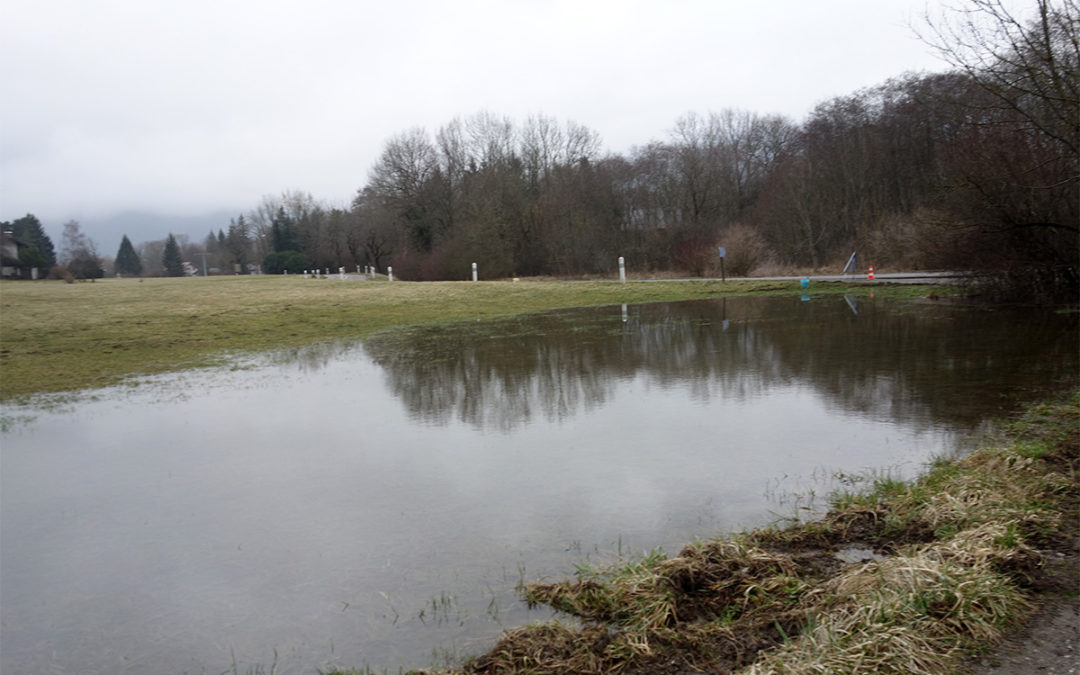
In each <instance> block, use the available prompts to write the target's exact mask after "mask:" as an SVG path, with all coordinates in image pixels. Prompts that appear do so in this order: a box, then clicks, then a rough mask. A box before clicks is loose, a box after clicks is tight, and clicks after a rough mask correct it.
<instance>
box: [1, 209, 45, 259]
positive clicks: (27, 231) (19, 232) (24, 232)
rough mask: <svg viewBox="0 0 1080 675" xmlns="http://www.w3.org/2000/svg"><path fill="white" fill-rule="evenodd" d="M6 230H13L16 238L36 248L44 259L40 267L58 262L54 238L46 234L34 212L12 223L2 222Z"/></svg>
mask: <svg viewBox="0 0 1080 675" xmlns="http://www.w3.org/2000/svg"><path fill="white" fill-rule="evenodd" d="M0 226H2V227H3V228H4V229H5V230H11V233H12V234H14V235H15V238H16V239H18V240H19V241H21V242H24V243H26V244H28V245H29V246H31V247H32V248H36V249H37V250H38V254H39V255H40V256H41V258H42V259H43V260H44V262H43V263H42V264H41V265H40V267H45V268H49V267H52V266H53V265H55V264H56V250H55V249H54V248H53V243H52V239H50V238H49V235H47V234H45V228H44V227H42V226H41V221H40V220H38V219H37V216H35V215H34V214H32V213H28V214H26V215H25V216H23V217H22V218H19V219H17V220H14V221H12V222H10V223H0Z"/></svg>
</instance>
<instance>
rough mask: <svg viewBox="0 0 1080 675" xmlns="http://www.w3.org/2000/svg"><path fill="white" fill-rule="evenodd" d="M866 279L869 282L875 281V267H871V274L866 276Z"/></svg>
mask: <svg viewBox="0 0 1080 675" xmlns="http://www.w3.org/2000/svg"><path fill="white" fill-rule="evenodd" d="M866 279H867V281H873V280H874V266H873V265H871V266H870V274H867V275H866Z"/></svg>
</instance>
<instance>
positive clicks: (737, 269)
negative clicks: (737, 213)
mask: <svg viewBox="0 0 1080 675" xmlns="http://www.w3.org/2000/svg"><path fill="white" fill-rule="evenodd" d="M720 241H721V242H722V244H723V246H724V247H725V248H726V249H727V251H726V253H727V256H726V257H725V259H724V265H725V266H726V269H725V272H726V273H727V274H730V275H732V276H735V277H747V276H750V274H751V273H752V272H753V271H754V270H755V269H757V267H758V265H761V264H762V263H764V262H765V261H766V260H767V259H768V258H769V257H770V255H771V252H770V250H769V245H768V244H767V243H766V242H765V238H764V237H762V236H761V233H760V232H758V230H757V228H755V227H752V226H750V225H746V224H744V223H732V224H731V225H728V226H727V227H726V228H724V230H723V232H721V233H720Z"/></svg>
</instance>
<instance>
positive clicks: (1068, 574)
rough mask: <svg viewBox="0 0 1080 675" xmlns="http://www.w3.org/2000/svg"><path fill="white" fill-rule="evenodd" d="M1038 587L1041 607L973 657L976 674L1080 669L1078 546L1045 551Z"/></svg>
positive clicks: (1061, 674)
mask: <svg viewBox="0 0 1080 675" xmlns="http://www.w3.org/2000/svg"><path fill="white" fill-rule="evenodd" d="M1077 545H1078V546H1080V542H1078V543H1077ZM1036 588H1037V589H1038V591H1039V593H1038V596H1037V603H1038V605H1039V608H1038V609H1037V610H1036V611H1035V612H1034V613H1033V614H1032V615H1031V617H1030V618H1029V619H1028V621H1026V622H1025V627H1024V629H1023V630H1021V631H1019V632H1017V633H1014V634H1013V635H1010V636H1008V637H1007V638H1006V639H1005V641H1004V642H1002V643H1001V645H999V646H998V647H997V648H995V649H993V650H992V651H990V652H989V653H987V654H985V655H983V656H980V657H978V658H975V659H972V661H971V663H970V664H969V669H970V672H971V673H972V675H1029V674H1031V673H1045V674H1046V675H1065V674H1066V673H1074V674H1075V673H1080V596H1078V593H1080V553H1078V552H1077V549H1076V546H1074V548H1073V550H1071V551H1069V552H1068V553H1063V552H1061V551H1054V552H1051V553H1049V554H1048V555H1047V564H1046V566H1045V567H1044V574H1042V575H1041V576H1040V578H1039V579H1038V580H1037V582H1036Z"/></svg>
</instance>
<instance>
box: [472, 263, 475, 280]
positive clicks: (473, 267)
mask: <svg viewBox="0 0 1080 675" xmlns="http://www.w3.org/2000/svg"><path fill="white" fill-rule="evenodd" d="M472 280H473V281H476V263H473V264H472Z"/></svg>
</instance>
